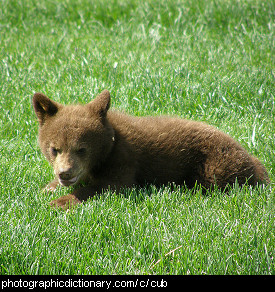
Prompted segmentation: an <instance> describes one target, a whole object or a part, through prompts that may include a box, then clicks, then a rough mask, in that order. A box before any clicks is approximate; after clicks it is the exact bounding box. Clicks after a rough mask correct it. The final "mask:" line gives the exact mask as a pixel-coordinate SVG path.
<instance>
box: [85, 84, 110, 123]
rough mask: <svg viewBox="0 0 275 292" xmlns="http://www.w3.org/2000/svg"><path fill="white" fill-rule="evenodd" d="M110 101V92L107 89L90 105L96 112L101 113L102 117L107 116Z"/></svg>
mask: <svg viewBox="0 0 275 292" xmlns="http://www.w3.org/2000/svg"><path fill="white" fill-rule="evenodd" d="M110 101H111V98H110V92H109V91H108V90H106V89H105V90H103V91H102V92H101V93H100V94H99V95H98V96H97V97H96V98H95V99H94V100H92V101H91V102H90V103H89V104H88V105H89V106H90V108H91V110H92V111H93V112H94V113H95V114H97V115H99V116H100V117H101V118H105V117H106V114H107V111H108V109H109V107H110Z"/></svg>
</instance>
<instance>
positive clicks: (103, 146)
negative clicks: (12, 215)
mask: <svg viewBox="0 0 275 292" xmlns="http://www.w3.org/2000/svg"><path fill="white" fill-rule="evenodd" d="M109 105H110V94H109V92H108V91H107V90H104V91H103V92H102V93H101V94H100V95H99V96H97V97H96V98H95V99H94V100H93V101H92V102H90V103H89V104H87V105H69V106H63V105H61V104H59V103H57V102H54V101H51V100H50V99H49V98H47V97H46V96H45V95H43V94H41V93H36V94H35V95H34V97H33V106H34V110H35V113H36V115H37V117H38V121H39V144H40V147H41V149H42V152H43V153H44V155H45V156H46V158H47V159H48V160H49V161H50V162H51V164H52V165H53V168H54V173H55V176H56V179H55V180H54V181H53V182H51V183H50V184H49V185H48V187H47V188H48V189H51V190H54V189H55V188H56V186H57V185H58V184H61V185H64V186H69V185H82V186H80V187H79V188H75V190H74V191H73V193H72V194H70V195H68V196H64V197H61V198H59V199H57V200H55V201H52V202H51V204H52V205H55V206H61V207H62V208H64V209H66V208H68V206H69V205H70V204H71V205H74V204H77V203H80V202H82V201H85V200H86V199H87V198H89V197H91V196H93V195H94V194H95V193H97V192H98V193H100V192H102V190H103V189H107V188H111V189H119V188H121V187H130V186H133V185H144V184H146V183H149V184H150V183H152V184H156V185H162V184H166V183H168V182H175V183H176V184H186V185H187V186H188V187H190V188H191V187H193V186H194V185H195V184H196V183H197V184H200V185H202V186H203V187H205V188H210V187H211V186H212V185H214V184H216V185H217V186H218V187H220V188H224V187H226V185H228V184H229V185H232V184H234V183H235V182H236V179H237V181H238V183H239V184H244V183H246V182H248V184H250V185H252V186H255V185H257V184H258V183H264V182H266V183H268V182H269V179H268V175H267V172H266V170H265V168H264V166H263V165H262V164H261V163H260V161H259V160H258V159H257V158H255V157H252V156H251V155H249V154H248V153H247V151H246V150H245V149H244V148H242V147H241V146H240V144H238V143H237V142H236V141H234V140H233V139H232V138H231V137H230V136H228V135H226V134H224V133H222V132H220V131H219V130H217V129H216V128H214V127H212V126H209V125H206V124H204V123H201V122H194V121H188V120H184V119H179V118H170V117H133V116H128V115H126V114H123V113H120V112H117V111H111V110H110V111H108V109H109Z"/></svg>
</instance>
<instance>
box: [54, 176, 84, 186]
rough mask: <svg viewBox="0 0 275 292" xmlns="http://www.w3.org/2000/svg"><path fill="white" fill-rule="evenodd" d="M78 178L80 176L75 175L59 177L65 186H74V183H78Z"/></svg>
mask: <svg viewBox="0 0 275 292" xmlns="http://www.w3.org/2000/svg"><path fill="white" fill-rule="evenodd" d="M78 178H79V176H75V177H73V178H71V179H61V178H59V182H60V184H61V185H63V186H65V187H68V186H72V185H74V184H76V183H77V182H78Z"/></svg>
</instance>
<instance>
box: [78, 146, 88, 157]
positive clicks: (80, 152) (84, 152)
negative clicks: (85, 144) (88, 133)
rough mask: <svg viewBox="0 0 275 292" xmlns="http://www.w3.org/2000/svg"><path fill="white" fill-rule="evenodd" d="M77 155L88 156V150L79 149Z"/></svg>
mask: <svg viewBox="0 0 275 292" xmlns="http://www.w3.org/2000/svg"><path fill="white" fill-rule="evenodd" d="M76 154H78V155H81V156H83V155H85V154H86V148H79V149H77V150H76Z"/></svg>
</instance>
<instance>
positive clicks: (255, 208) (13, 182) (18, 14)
mask: <svg viewBox="0 0 275 292" xmlns="http://www.w3.org/2000/svg"><path fill="white" fill-rule="evenodd" d="M274 13H275V2H274V1H273V0H272V1H259V0H243V1H237V0H233V1H224V0H215V1H214V0H206V1H191V0H186V1H176V0H161V1H138V0H131V1H122V0H121V1H119V0H112V1H108V0H101V1H99V0H98V1H88V0H75V1H73V0H66V1H46V0H41V1H34V0H18V1H12V0H11V1H10V0H2V1H1V2H0V44H1V46H0V72H1V73H0V150H1V152H0V172H1V175H0V195H1V200H2V202H1V204H0V214H1V222H0V233H1V236H0V240H1V242H0V274H9V275H11V274H12V275H13V274H42V275H45V274H58V275H61V274H139V275H140V274H184V275H186V274H196V275H198V274H199V275H200V274H275V219H274V218H275V216H274V215H275V207H274V203H275V160H274V153H275V146H274V145H275V119H274V116H275V99H274V92H275V76H274V75H275V71H274V68H275V58H274V55H275V52H274V39H275V36H274V29H275V25H274ZM103 89H108V90H109V91H110V92H111V95H112V107H115V108H118V109H120V110H122V111H125V112H127V113H129V114H132V115H136V116H144V115H161V114H165V115H173V116H174V115H177V116H180V117H184V118H189V119H193V120H200V121H205V122H207V123H209V124H212V125H214V126H216V127H217V128H219V129H220V130H222V131H224V132H226V133H228V134H230V135H231V136H232V137H234V138H235V139H236V140H238V141H239V142H240V143H241V144H242V145H243V146H244V147H245V148H246V149H247V150H248V151H249V152H250V153H251V154H254V155H255V156H257V157H258V158H259V159H260V160H261V161H262V162H263V163H264V165H265V166H266V168H267V170H268V173H269V176H270V179H271V185H269V186H265V187H262V186H260V187H257V188H255V189H251V188H250V187H248V186H244V187H243V188H241V187H239V186H237V185H236V186H235V187H234V188H232V189H230V191H229V193H228V194H223V193H222V192H221V191H220V190H217V189H215V190H213V191H211V192H209V193H208V194H207V195H206V196H205V195H202V192H201V189H200V188H199V187H197V188H195V189H193V190H188V189H186V188H184V187H180V186H174V187H173V188H171V185H168V186H163V187H161V188H156V187H154V186H148V187H146V188H142V189H139V188H133V189H126V190H125V191H124V192H123V193H120V194H119V193H116V194H115V193H112V192H106V193H104V194H102V195H101V196H100V197H96V198H93V199H90V200H89V201H88V202H86V203H85V204H82V205H80V206H78V207H76V208H75V209H74V210H73V211H70V212H64V211H61V210H54V209H52V208H51V207H50V206H49V205H48V202H49V201H51V200H52V199H55V198H57V197H59V196H62V195H65V194H67V193H68V192H69V190H68V189H59V190H58V191H57V192H56V193H50V194H45V193H43V192H42V191H41V188H43V186H45V185H46V184H47V183H48V182H49V180H51V179H52V178H53V172H52V169H51V167H50V165H49V164H48V163H47V161H46V160H45V158H44V157H43V155H42V154H41V151H40V149H39V147H38V143H37V130H38V123H37V121H36V117H35V114H34V112H33V109H32V105H31V99H32V95H33V93H34V92H37V91H39V92H43V93H45V94H46V95H48V96H49V97H51V98H53V99H54V100H56V101H58V102H60V103H63V104H69V103H76V102H79V103H87V102H89V101H90V100H91V99H92V98H93V97H94V96H95V95H96V94H97V93H99V92H100V91H101V90H103Z"/></svg>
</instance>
